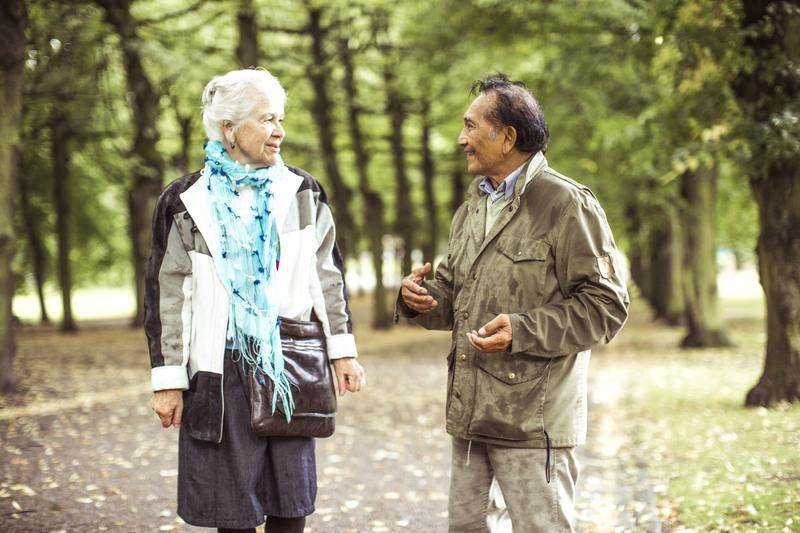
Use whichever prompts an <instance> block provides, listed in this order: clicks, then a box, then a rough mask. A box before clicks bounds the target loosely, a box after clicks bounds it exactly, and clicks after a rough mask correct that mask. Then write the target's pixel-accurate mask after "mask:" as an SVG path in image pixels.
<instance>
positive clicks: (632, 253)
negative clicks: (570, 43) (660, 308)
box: [625, 197, 652, 305]
mask: <svg viewBox="0 0 800 533" xmlns="http://www.w3.org/2000/svg"><path fill="white" fill-rule="evenodd" d="M631 200H632V201H629V203H628V204H627V205H626V206H625V220H626V222H627V229H628V235H630V236H631V249H630V250H629V251H628V257H629V259H630V264H631V267H630V268H631V279H632V280H633V282H634V283H635V284H636V287H638V288H639V292H640V293H641V295H642V298H644V299H645V300H646V301H647V303H648V304H651V301H652V300H651V295H652V272H651V268H650V259H651V255H652V254H651V253H650V245H651V238H650V236H649V235H646V234H645V232H644V231H643V229H642V227H643V222H642V216H641V210H642V209H641V207H640V206H639V205H638V204H637V203H636V200H635V199H634V198H632V197H631ZM651 305H652V304H651Z"/></svg>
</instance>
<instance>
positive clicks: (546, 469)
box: [470, 431, 550, 485]
mask: <svg viewBox="0 0 800 533" xmlns="http://www.w3.org/2000/svg"><path fill="white" fill-rule="evenodd" d="M544 438H545V440H546V441H547V458H546V459H545V461H546V462H545V464H544V478H545V479H546V480H547V484H548V485H549V484H550V435H548V434H547V431H545V432H544ZM470 444H471V443H470Z"/></svg>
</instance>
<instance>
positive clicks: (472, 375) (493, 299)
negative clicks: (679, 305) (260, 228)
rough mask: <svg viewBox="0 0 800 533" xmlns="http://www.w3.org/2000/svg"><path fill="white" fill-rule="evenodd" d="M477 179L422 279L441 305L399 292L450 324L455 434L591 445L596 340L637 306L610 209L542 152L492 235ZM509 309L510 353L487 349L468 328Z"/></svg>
mask: <svg viewBox="0 0 800 533" xmlns="http://www.w3.org/2000/svg"><path fill="white" fill-rule="evenodd" d="M480 180H481V178H478V179H476V180H475V182H473V184H472V185H471V187H470V197H469V198H468V199H467V201H466V202H464V203H463V204H462V205H461V207H460V208H459V209H458V211H457V212H456V214H455V216H454V217H453V222H452V226H451V229H450V241H449V244H448V250H447V257H445V258H444V259H443V260H442V261H441V263H440V264H439V266H438V267H437V269H436V272H435V275H434V279H433V280H427V281H425V282H423V284H424V286H425V287H426V288H427V289H428V291H429V292H430V294H432V295H433V296H434V297H435V298H436V300H437V301H438V303H439V305H438V307H437V308H436V309H434V310H432V311H430V312H427V313H424V314H417V313H416V312H414V311H413V310H411V309H409V308H407V307H406V306H405V305H404V303H403V301H402V299H401V298H398V302H397V307H396V309H397V313H398V314H403V315H404V316H406V317H408V318H410V319H412V320H413V321H414V322H416V323H418V324H420V325H421V326H423V327H425V328H427V329H445V330H452V331H453V341H452V345H451V349H450V353H449V355H448V358H447V364H448V369H449V372H448V385H447V432H448V433H450V434H451V435H454V436H456V437H460V438H462V439H470V440H475V441H482V442H489V443H494V444H501V445H505V446H516V447H525V448H544V447H546V446H553V447H571V446H577V445H580V444H583V443H584V442H585V441H586V388H587V381H586V378H587V370H588V365H589V357H590V353H591V352H590V350H591V348H592V347H594V346H597V345H599V344H604V343H607V342H608V341H610V340H611V339H612V338H613V337H614V336H615V335H616V334H617V332H619V330H620V328H622V325H623V324H624V323H625V320H626V319H627V316H628V312H627V307H628V303H629V298H628V292H627V290H626V288H625V282H624V280H623V273H622V265H621V261H620V259H619V256H618V254H617V249H616V245H615V244H614V238H613V236H612V235H611V230H610V229H609V227H608V222H607V220H606V216H605V213H604V212H603V209H602V208H601V207H600V205H599V203H598V202H597V199H596V198H595V197H594V195H593V194H592V192H591V191H590V190H589V189H588V188H586V187H584V186H583V185H580V184H578V183H576V182H574V181H573V180H571V179H569V178H567V177H564V176H562V175H560V174H558V173H557V172H555V171H554V170H552V169H551V168H549V167H548V166H547V161H546V160H545V159H544V157H543V156H538V157H534V158H532V159H531V161H530V162H529V163H528V165H527V167H526V168H524V169H523V171H522V174H521V175H520V177H519V179H518V180H517V184H516V188H515V191H514V197H513V199H512V201H511V203H509V205H508V206H507V207H505V208H504V212H503V213H502V214H501V215H500V216H499V217H498V219H497V221H496V222H495V224H494V226H493V227H492V228H491V229H489V233H488V234H486V238H484V232H485V227H484V224H485V217H486V195H485V194H484V193H482V192H480V189H478V183H479V182H480ZM500 313H506V314H508V315H509V316H510V318H511V326H512V335H513V340H512V345H511V349H510V353H509V352H503V353H481V352H479V351H478V350H476V349H475V348H473V347H472V346H471V345H470V344H469V342H468V340H467V337H466V333H467V332H468V331H472V330H478V329H480V327H481V326H483V325H484V324H485V323H486V322H488V321H489V320H491V319H492V318H494V317H495V316H497V315H498V314H500Z"/></svg>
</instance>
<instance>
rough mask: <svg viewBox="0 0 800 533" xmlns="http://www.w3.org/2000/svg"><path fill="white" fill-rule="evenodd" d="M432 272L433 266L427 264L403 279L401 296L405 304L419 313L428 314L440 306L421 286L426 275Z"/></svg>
mask: <svg viewBox="0 0 800 533" xmlns="http://www.w3.org/2000/svg"><path fill="white" fill-rule="evenodd" d="M430 271H431V264H430V263H425V264H424V265H422V266H421V267H419V268H415V269H414V270H412V271H411V274H409V275H408V276H406V277H405V278H403V282H402V284H401V286H400V296H401V297H402V298H403V303H405V304H406V306H407V307H409V308H411V309H413V310H414V311H416V312H417V313H427V312H428V311H430V310H432V309H436V307H437V306H438V305H439V302H437V301H436V300H435V299H434V298H433V296H431V295H429V294H428V289H426V288H425V287H423V286H422V285H420V284H421V283H422V280H424V279H425V275H426V274H427V273H428V272H430Z"/></svg>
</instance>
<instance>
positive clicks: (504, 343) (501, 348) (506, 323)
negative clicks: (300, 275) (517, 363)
mask: <svg viewBox="0 0 800 533" xmlns="http://www.w3.org/2000/svg"><path fill="white" fill-rule="evenodd" d="M511 339H512V335H511V319H510V318H508V315H505V314H503V315H497V316H496V317H494V318H493V319H492V320H490V321H489V322H487V323H486V324H484V325H483V327H482V328H481V329H479V330H478V331H475V330H472V331H470V332H469V333H467V340H468V341H469V343H470V344H471V345H472V346H473V347H474V348H476V349H477V350H480V351H481V352H506V351H508V349H509V348H511Z"/></svg>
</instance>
